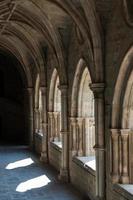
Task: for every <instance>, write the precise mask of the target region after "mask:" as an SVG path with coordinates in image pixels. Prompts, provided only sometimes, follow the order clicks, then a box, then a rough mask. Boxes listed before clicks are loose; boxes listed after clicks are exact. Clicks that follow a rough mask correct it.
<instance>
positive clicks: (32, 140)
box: [27, 87, 34, 150]
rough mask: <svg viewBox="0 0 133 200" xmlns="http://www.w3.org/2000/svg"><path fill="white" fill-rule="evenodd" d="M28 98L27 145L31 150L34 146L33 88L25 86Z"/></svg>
mask: <svg viewBox="0 0 133 200" xmlns="http://www.w3.org/2000/svg"><path fill="white" fill-rule="evenodd" d="M27 92H28V98H29V143H30V144H29V146H30V149H31V150H33V146H34V138H33V132H34V129H33V124H34V123H33V88H32V87H29V88H27Z"/></svg>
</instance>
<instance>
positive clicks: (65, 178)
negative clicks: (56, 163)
mask: <svg viewBox="0 0 133 200" xmlns="http://www.w3.org/2000/svg"><path fill="white" fill-rule="evenodd" d="M58 179H59V180H60V181H61V182H63V183H68V182H69V173H68V170H67V169H61V170H60V174H59V175H58Z"/></svg>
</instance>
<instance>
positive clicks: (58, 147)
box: [50, 142, 62, 152]
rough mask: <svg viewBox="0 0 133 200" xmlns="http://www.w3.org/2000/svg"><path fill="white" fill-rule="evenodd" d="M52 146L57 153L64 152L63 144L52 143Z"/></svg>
mask: <svg viewBox="0 0 133 200" xmlns="http://www.w3.org/2000/svg"><path fill="white" fill-rule="evenodd" d="M50 145H51V146H52V147H53V148H54V149H56V150H57V151H60V152H62V143H61V142H50Z"/></svg>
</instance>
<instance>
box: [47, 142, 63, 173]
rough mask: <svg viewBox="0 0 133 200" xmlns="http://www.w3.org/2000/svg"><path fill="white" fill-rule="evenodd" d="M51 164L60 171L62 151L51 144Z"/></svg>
mask: <svg viewBox="0 0 133 200" xmlns="http://www.w3.org/2000/svg"><path fill="white" fill-rule="evenodd" d="M49 163H50V164H51V165H52V166H54V167H55V169H56V170H57V171H60V164H61V149H60V148H59V147H58V146H57V145H56V144H54V143H52V142H50V144H49Z"/></svg>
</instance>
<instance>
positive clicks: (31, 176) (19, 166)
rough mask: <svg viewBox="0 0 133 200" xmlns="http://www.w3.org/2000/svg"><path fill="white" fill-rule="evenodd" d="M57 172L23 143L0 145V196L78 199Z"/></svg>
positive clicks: (10, 198)
mask: <svg viewBox="0 0 133 200" xmlns="http://www.w3.org/2000/svg"><path fill="white" fill-rule="evenodd" d="M57 175H58V174H57V172H56V171H55V170H54V169H53V168H52V167H51V166H49V165H42V163H40V161H39V160H38V158H37V157H36V156H35V155H33V154H32V153H31V152H30V151H29V150H28V148H27V147H9V146H8V147H6V146H0V200H82V199H83V198H82V197H81V196H80V194H79V192H78V191H76V190H75V189H74V188H73V187H72V186H71V185H70V184H63V183H61V182H59V181H58V179H57Z"/></svg>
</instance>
